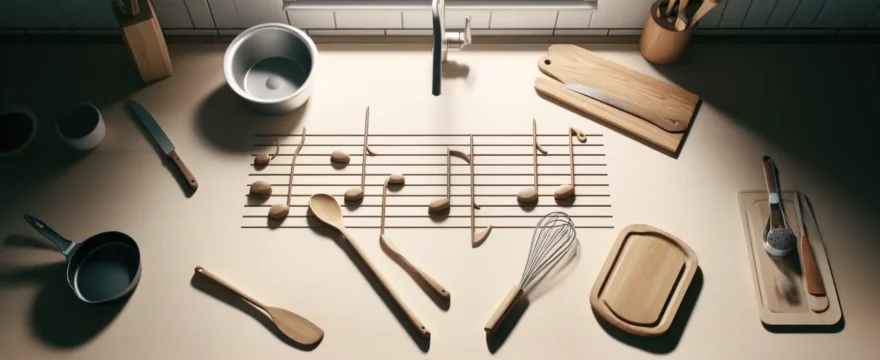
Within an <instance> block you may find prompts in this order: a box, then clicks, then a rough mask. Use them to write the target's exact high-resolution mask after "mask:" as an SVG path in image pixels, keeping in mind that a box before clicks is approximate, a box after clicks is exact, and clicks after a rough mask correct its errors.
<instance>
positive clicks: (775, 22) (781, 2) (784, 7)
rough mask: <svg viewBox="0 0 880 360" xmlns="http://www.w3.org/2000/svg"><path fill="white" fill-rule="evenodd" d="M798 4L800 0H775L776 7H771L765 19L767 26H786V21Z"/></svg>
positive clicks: (789, 18) (789, 19) (792, 14)
mask: <svg viewBox="0 0 880 360" xmlns="http://www.w3.org/2000/svg"><path fill="white" fill-rule="evenodd" d="M798 5H800V0H777V1H776V8H774V9H773V12H772V13H771V14H770V19H769V20H767V27H768V28H783V27H786V26H788V22H789V21H791V17H792V16H794V12H795V11H796V10H797V7H798Z"/></svg>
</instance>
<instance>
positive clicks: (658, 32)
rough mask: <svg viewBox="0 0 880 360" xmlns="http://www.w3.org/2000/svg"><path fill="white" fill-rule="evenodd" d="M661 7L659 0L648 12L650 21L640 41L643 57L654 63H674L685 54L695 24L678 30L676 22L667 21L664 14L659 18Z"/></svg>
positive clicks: (646, 23)
mask: <svg viewBox="0 0 880 360" xmlns="http://www.w3.org/2000/svg"><path fill="white" fill-rule="evenodd" d="M659 7H660V2H659V1H658V2H656V3H654V5H652V6H651V11H650V12H648V21H647V22H645V28H644V29H643V30H642V40H641V42H640V44H641V51H642V57H644V58H645V60H648V62H650V63H652V64H658V65H666V64H673V63H676V62H678V59H680V58H681V55H682V54H684V50H685V49H686V48H687V44H688V42H690V40H691V36H692V35H693V34H694V26H692V25H691V26H688V28H687V29H685V30H684V31H676V30H675V24H674V23H672V22H669V21H667V20H666V18H665V16H662V14H661V16H660V17H659V18H658V17H657V16H656V14H657V9H658V8H659Z"/></svg>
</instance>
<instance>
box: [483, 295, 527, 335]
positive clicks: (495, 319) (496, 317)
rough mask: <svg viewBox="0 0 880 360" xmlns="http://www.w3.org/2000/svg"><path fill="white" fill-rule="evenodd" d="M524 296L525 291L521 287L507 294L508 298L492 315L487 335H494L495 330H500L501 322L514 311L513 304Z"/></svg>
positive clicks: (486, 328)
mask: <svg viewBox="0 0 880 360" xmlns="http://www.w3.org/2000/svg"><path fill="white" fill-rule="evenodd" d="M522 294H523V289H522V288H520V287H519V285H517V286H514V287H513V288H512V289H510V292H509V293H507V296H506V297H504V301H502V302H501V304H500V305H498V309H497V310H495V313H494V314H492V317H491V318H489V322H487V323H486V327H485V328H484V329H485V330H486V333H489V334H491V333H494V332H495V330H498V325H500V324H501V321H503V320H504V318H505V317H506V316H507V314H509V313H510V310H512V309H513V304H515V303H516V300H518V299H519V298H520V297H521V296H522Z"/></svg>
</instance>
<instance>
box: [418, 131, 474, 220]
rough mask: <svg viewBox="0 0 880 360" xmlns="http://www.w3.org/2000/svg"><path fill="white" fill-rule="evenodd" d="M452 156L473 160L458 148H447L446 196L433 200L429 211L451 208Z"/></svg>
mask: <svg viewBox="0 0 880 360" xmlns="http://www.w3.org/2000/svg"><path fill="white" fill-rule="evenodd" d="M452 156H455V157H457V158H459V159H462V160H464V161H467V162H468V164H470V162H471V159H470V156H468V155H467V154H465V153H463V152H461V151H458V150H452V149H450V148H448V147H447V148H446V197H445V198H442V199H437V200H434V201H431V203H430V204H428V211H431V212H441V211H446V210H447V209H449V202H450V200H451V197H452V175H451V173H450V172H451V170H452V163H451V157H452Z"/></svg>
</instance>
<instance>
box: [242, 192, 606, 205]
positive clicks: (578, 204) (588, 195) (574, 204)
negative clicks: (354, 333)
mask: <svg viewBox="0 0 880 360" xmlns="http://www.w3.org/2000/svg"><path fill="white" fill-rule="evenodd" d="M580 196H583V195H580ZM587 196H589V195H587ZM339 205H340V206H345V203H342V204H339ZM271 206H272V205H245V206H244V207H246V208H248V207H253V208H257V207H260V208H268V207H271ZM426 206H428V205H387V206H386V207H389V208H395V207H397V208H421V207H426ZM449 206H450V207H460V208H469V207H471V206H470V205H449ZM532 206H534V207H559V205H532ZM290 207H292V208H307V207H309V206H308V205H290ZM358 207H362V208H380V207H382V205H359V206H358ZM505 207H522V205H480V208H505ZM576 207H583V208H610V207H611V205H592V204H572V205H568V206H565V208H576Z"/></svg>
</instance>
